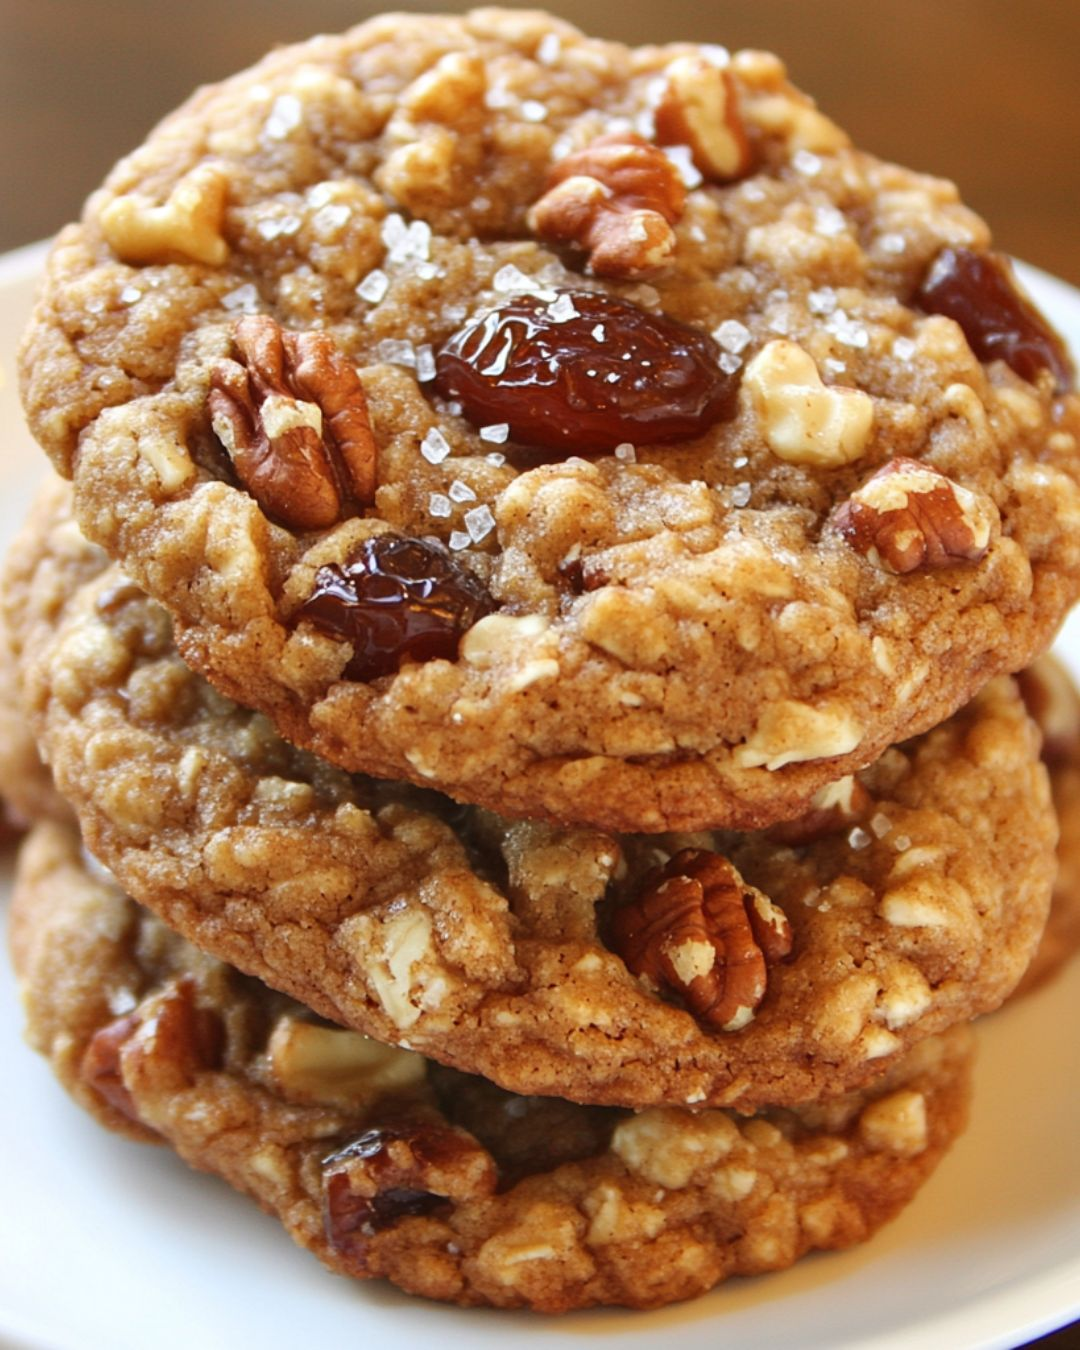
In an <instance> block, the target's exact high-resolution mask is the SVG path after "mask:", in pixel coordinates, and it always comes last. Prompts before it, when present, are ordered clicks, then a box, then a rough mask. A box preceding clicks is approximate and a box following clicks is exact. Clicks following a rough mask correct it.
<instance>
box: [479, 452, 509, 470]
mask: <svg viewBox="0 0 1080 1350" xmlns="http://www.w3.org/2000/svg"><path fill="white" fill-rule="evenodd" d="M484 462H485V463H486V464H490V465H491V467H492V468H493V469H501V468H502V466H503V465H504V464H505V463H506V456H505V455H502V454H500V453H499V451H498V450H493V451H492V452H491V454H490V455H485V456H484Z"/></svg>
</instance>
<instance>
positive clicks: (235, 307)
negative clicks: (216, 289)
mask: <svg viewBox="0 0 1080 1350" xmlns="http://www.w3.org/2000/svg"><path fill="white" fill-rule="evenodd" d="M221 304H222V307H223V308H225V309H227V310H228V311H229V313H230V314H254V313H255V312H256V311H257V310H258V308H259V292H258V291H257V290H256V289H255V287H254V286H253V285H252V284H251V282H250V281H248V282H245V283H244V285H243V286H237V288H236V290H234V291H230V292H229V293H228V295H223V296H222V297H221Z"/></svg>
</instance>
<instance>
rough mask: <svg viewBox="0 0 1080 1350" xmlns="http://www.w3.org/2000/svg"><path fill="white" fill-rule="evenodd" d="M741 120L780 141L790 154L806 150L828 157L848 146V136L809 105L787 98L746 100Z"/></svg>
mask: <svg viewBox="0 0 1080 1350" xmlns="http://www.w3.org/2000/svg"><path fill="white" fill-rule="evenodd" d="M743 119H744V121H746V122H749V123H751V124H752V125H753V126H756V127H758V128H759V129H760V130H761V131H763V132H765V133H766V134H767V135H770V136H780V137H782V138H783V139H784V141H785V142H786V144H787V149H788V152H789V153H790V154H794V153H795V152H796V151H797V150H809V151H811V152H812V153H814V154H819V155H829V154H835V153H836V151H837V150H843V149H846V147H847V146H849V145H850V144H851V138H850V137H849V136H848V134H847V132H846V131H842V130H841V128H840V127H838V126H837V125H836V123H835V122H833V121H831V120H830V119H829V118H828V117H826V116H825V114H824V113H823V112H819V111H818V109H817V108H815V107H814V105H813V104H812V103H810V102H808V101H806V100H805V99H799V98H793V97H791V96H789V95H786V94H768V95H765V96H763V97H760V98H753V99H747V100H746V102H745V104H744V106H743Z"/></svg>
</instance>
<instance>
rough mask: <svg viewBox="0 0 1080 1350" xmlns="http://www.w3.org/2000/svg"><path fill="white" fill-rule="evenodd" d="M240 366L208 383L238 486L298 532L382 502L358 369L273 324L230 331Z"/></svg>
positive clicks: (328, 343)
mask: <svg viewBox="0 0 1080 1350" xmlns="http://www.w3.org/2000/svg"><path fill="white" fill-rule="evenodd" d="M233 340H234V342H235V343H236V347H237V351H238V353H239V356H240V360H238V361H233V360H224V361H219V362H218V363H217V365H216V366H215V367H214V369H213V370H212V371H211V374H210V395H209V408H210V419H211V423H212V425H213V428H214V432H215V434H216V435H217V437H218V439H219V440H220V441H221V443H222V445H224V447H225V449H226V450H227V451H228V453H229V457H230V459H231V460H232V462H233V465H234V467H235V469H236V473H237V476H238V477H239V479H240V481H241V482H242V483H243V484H244V486H245V487H246V488H247V490H248V491H249V492H250V493H251V495H252V496H253V497H254V498H255V500H256V501H257V502H258V503H259V505H260V506H261V507H262V508H263V509H264V510H265V511H266V513H267V514H268V515H270V516H273V517H274V519H276V520H280V521H281V522H282V524H284V525H287V526H289V527H290V528H292V529H296V530H319V529H326V528H328V527H329V526H331V525H334V524H336V523H337V521H338V520H339V519H340V518H341V514H342V510H343V507H344V505H345V503H347V502H350V501H351V502H354V503H356V505H357V506H363V505H367V504H369V503H370V502H372V501H373V500H374V495H375V460H376V449H375V438H374V436H373V435H372V432H371V424H370V422H369V421H368V414H367V399H366V398H365V396H364V390H363V386H362V385H361V383H360V379H359V377H358V376H357V374H356V369H355V367H354V366H353V364H352V362H351V361H349V360H348V358H347V357H346V356H345V354H344V352H342V351H341V350H340V348H339V347H338V346H337V345H336V343H335V342H334V340H333V339H332V338H331V337H330V336H329V335H328V334H327V333H317V332H311V333H293V332H290V331H288V330H287V329H283V328H281V327H280V326H279V325H278V324H277V323H275V321H274V320H273V319H271V318H270V317H269V315H266V314H250V315H245V316H244V318H242V319H240V320H239V321H238V322H237V324H236V328H235V329H234V331H233Z"/></svg>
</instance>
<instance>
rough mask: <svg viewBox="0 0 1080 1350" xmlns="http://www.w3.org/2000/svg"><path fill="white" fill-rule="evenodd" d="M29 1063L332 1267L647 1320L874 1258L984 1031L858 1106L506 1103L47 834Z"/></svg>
mask: <svg viewBox="0 0 1080 1350" xmlns="http://www.w3.org/2000/svg"><path fill="white" fill-rule="evenodd" d="M14 922H15V942H14V952H15V960H16V966H17V969H18V972H19V976H20V981H21V986H22V992H23V998H24V1004H25V1007H26V1013H27V1034H28V1038H29V1040H30V1043H31V1045H33V1047H34V1048H35V1049H37V1050H38V1051H40V1052H41V1053H42V1054H43V1055H45V1056H46V1057H47V1058H48V1059H49V1060H50V1061H51V1063H52V1066H53V1069H54V1071H55V1072H56V1074H57V1076H58V1077H59V1078H60V1081H61V1082H62V1083H63V1084H64V1086H65V1087H66V1088H67V1089H68V1091H69V1092H70V1093H71V1094H72V1095H73V1096H74V1097H75V1098H76V1099H77V1100H78V1101H79V1102H80V1104H81V1105H83V1106H86V1107H88V1108H89V1109H90V1110H91V1111H92V1112H93V1113H94V1114H95V1115H96V1116H97V1117H98V1119H100V1120H101V1121H102V1122H103V1123H104V1124H106V1125H109V1126H110V1127H111V1128H114V1129H119V1130H121V1131H122V1132H124V1133H127V1134H129V1135H134V1136H135V1137H139V1138H147V1139H156V1140H159V1141H163V1142H165V1143H167V1144H168V1145H170V1146H171V1147H172V1148H173V1149H175V1150H176V1151H177V1152H178V1153H179V1154H180V1156H181V1157H182V1158H183V1159H184V1160H185V1161H186V1162H187V1163H189V1164H190V1165H191V1166H193V1167H196V1168H199V1169H201V1170H203V1171H208V1172H213V1173H216V1174H217V1175H219V1176H221V1177H223V1178H224V1179H225V1180H226V1181H228V1182H230V1183H231V1184H232V1185H233V1186H235V1187H236V1188H237V1189H238V1190H240V1191H244V1192H246V1193H247V1194H248V1195H250V1196H251V1197H252V1198H253V1199H254V1200H256V1201H257V1202H258V1203H259V1204H260V1205H261V1206H262V1207H263V1209H265V1210H268V1211H269V1212H270V1213H272V1214H276V1215H277V1216H278V1218H280V1219H281V1221H282V1223H283V1224H284V1226H285V1228H286V1230H287V1231H288V1232H289V1234H290V1236H291V1237H292V1238H293V1239H294V1240H295V1241H296V1242H298V1243H299V1244H300V1245H301V1246H303V1247H306V1248H308V1249H309V1250H311V1251H313V1252H314V1253H315V1255H316V1256H318V1257H319V1258H320V1259H321V1260H322V1261H324V1262H325V1263H326V1264H327V1265H328V1266H330V1268H331V1269H333V1270H337V1271H340V1272H341V1273H343V1274H346V1275H352V1276H355V1277H357V1278H361V1279H367V1278H370V1277H384V1278H386V1279H389V1280H391V1281H393V1282H394V1283H395V1284H398V1285H400V1286H401V1287H402V1288H404V1289H407V1290H409V1291H411V1292H413V1293H418V1294H424V1295H426V1296H428V1297H430V1298H437V1299H446V1300H450V1301H452V1302H455V1303H464V1304H492V1305H495V1306H498V1307H519V1306H523V1305H524V1306H528V1307H533V1308H536V1309H539V1310H542V1311H545V1312H561V1311H564V1310H566V1309H568V1308H579V1307H586V1306H589V1305H591V1304H596V1303H615V1304H623V1305H627V1306H631V1307H646V1308H647V1307H657V1306H660V1305H661V1304H664V1303H670V1302H673V1301H675V1300H678V1299H686V1298H691V1297H693V1296H695V1295H697V1294H700V1293H703V1292H705V1291H706V1290H707V1289H709V1288H711V1287H712V1286H713V1285H714V1284H716V1283H718V1282H719V1281H721V1280H723V1279H726V1278H727V1277H729V1276H731V1275H740V1274H744V1275H749V1274H760V1273H763V1272H765V1271H770V1270H778V1269H782V1268H784V1267H786V1266H788V1265H790V1264H791V1263H792V1262H793V1261H795V1260H797V1259H798V1258H799V1257H800V1256H802V1255H803V1254H804V1253H806V1252H808V1251H810V1250H812V1249H814V1248H840V1247H847V1246H851V1245H853V1244H855V1243H858V1242H862V1241H864V1240H865V1239H867V1238H868V1237H869V1236H870V1235H871V1234H872V1233H873V1232H874V1231H875V1230H876V1229H877V1228H878V1227H880V1225H881V1224H882V1223H884V1222H885V1221H886V1220H888V1219H889V1218H891V1217H892V1216H893V1215H894V1214H896V1213H897V1211H898V1210H899V1209H900V1208H901V1207H902V1206H903V1205H904V1204H906V1203H907V1201H908V1200H910V1199H911V1197H912V1196H913V1195H914V1194H915V1192H916V1190H917V1189H918V1187H919V1186H920V1185H921V1184H922V1182H923V1181H924V1180H925V1178H926V1177H927V1176H928V1175H929V1173H930V1172H931V1171H932V1170H933V1168H934V1166H935V1165H936V1163H937V1162H938V1160H939V1159H940V1157H941V1156H942V1154H943V1152H944V1151H945V1149H947V1148H948V1146H949V1144H950V1143H951V1142H952V1140H953V1139H954V1138H955V1137H956V1135H957V1134H958V1133H959V1131H960V1130H961V1129H962V1127H963V1124H964V1119H965V1114H966V1103H967V1092H968V1061H969V1058H970V1032H968V1031H966V1030H959V1031H954V1032H953V1033H950V1034H949V1036H948V1037H945V1038H939V1039H935V1040H930V1041H925V1042H923V1044H922V1045H920V1046H919V1047H918V1048H917V1049H916V1050H914V1051H912V1052H910V1054H909V1055H908V1056H907V1057H905V1058H903V1059H901V1060H900V1061H898V1062H897V1063H896V1064H895V1065H894V1066H893V1067H892V1068H891V1069H890V1071H889V1072H888V1074H887V1075H886V1076H885V1077H884V1078H883V1079H882V1080H881V1081H879V1082H877V1083H875V1084H874V1086H873V1087H872V1088H870V1089H868V1090H867V1091H866V1092H864V1093H862V1094H858V1095H854V1094H853V1095H850V1096H847V1097H843V1098H840V1099H838V1100H835V1101H831V1102H828V1103H825V1104H822V1105H817V1106H809V1107H805V1108H802V1109H801V1110H797V1111H775V1112H767V1113H763V1114H761V1115H758V1116H755V1117H753V1118H750V1119H746V1118H743V1117H738V1116H736V1115H734V1114H732V1113H728V1112H723V1111H705V1112H700V1113H695V1112H692V1111H688V1110H685V1109H666V1110H652V1111H646V1112H644V1113H642V1114H640V1115H635V1114H633V1113H630V1112H625V1111H614V1110H610V1109H605V1108H600V1107H583V1106H573V1105H570V1104H569V1103H566V1102H562V1101H558V1100H554V1099H551V1098H529V1097H515V1096H513V1095H511V1094H509V1093H506V1092H502V1091H500V1090H499V1089H498V1088H496V1087H494V1086H493V1085H492V1084H490V1083H486V1082H484V1081H483V1080H482V1079H474V1078H469V1077H467V1076H466V1075H463V1074H459V1073H457V1072H455V1071H453V1070H447V1069H442V1068H440V1067H439V1066H438V1065H435V1064H432V1063H429V1062H426V1061H425V1060H423V1059H422V1058H421V1057H420V1056H419V1055H416V1054H412V1053H409V1052H408V1051H402V1050H394V1049H389V1048H387V1047H385V1046H381V1045H377V1044H376V1043H375V1042H373V1041H369V1040H367V1039H366V1038H365V1037H363V1036H360V1035H358V1034H357V1033H356V1032H350V1031H343V1030H341V1029H339V1028H333V1027H329V1026H327V1025H325V1024H321V1023H319V1022H318V1021H317V1020H316V1019H314V1018H313V1017H312V1015H311V1014H310V1013H309V1012H308V1011H307V1010H306V1009H304V1008H302V1007H301V1006H299V1005H298V1004H295V1003H292V1002H291V1001H290V1000H287V999H285V998H283V997H282V996H281V995H279V994H275V993H273V992H271V991H270V990H269V989H267V988H266V986H265V985H262V984H259V983H258V982H257V981H254V980H251V979H248V978H245V977H244V976H241V975H239V974H238V973H237V972H236V971H235V970H231V969H230V968H229V967H227V966H224V965H222V964H221V963H220V962H217V961H214V960H212V959H211V958H209V957H206V956H204V955H203V954H201V953H200V952H198V951H197V950H196V949H194V948H193V947H191V946H189V945H188V944H187V943H185V942H183V941H182V940H181V939H179V938H178V937H176V936H175V935H174V934H173V933H171V932H170V931H169V930H168V929H167V928H166V927H165V926H164V925H163V924H162V923H161V922H160V921H159V920H157V919H155V918H153V917H151V916H150V915H149V914H148V913H147V912H146V911H145V910H142V909H141V908H140V907H138V906H136V905H135V904H134V903H132V902H131V901H130V900H128V899H127V898H126V897H125V896H124V895H123V894H122V893H121V892H120V891H119V890H118V889H117V888H116V886H115V885H113V884H111V883H110V882H109V881H108V880H107V879H106V878H105V877H104V876H99V875H94V874H93V873H92V872H89V871H88V870H87V868H86V866H85V864H84V861H83V857H82V855H81V853H80V850H79V844H78V838H77V835H76V834H75V832H74V831H72V830H65V829H64V828H63V827H61V826H56V825H44V826H41V827H39V829H38V830H37V831H35V833H34V834H33V835H32V836H31V837H30V839H29V841H28V842H27V844H26V846H25V850H24V853H23V855H22V858H21V861H20V867H19V877H18V882H17V888H16V900H15V911H14Z"/></svg>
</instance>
